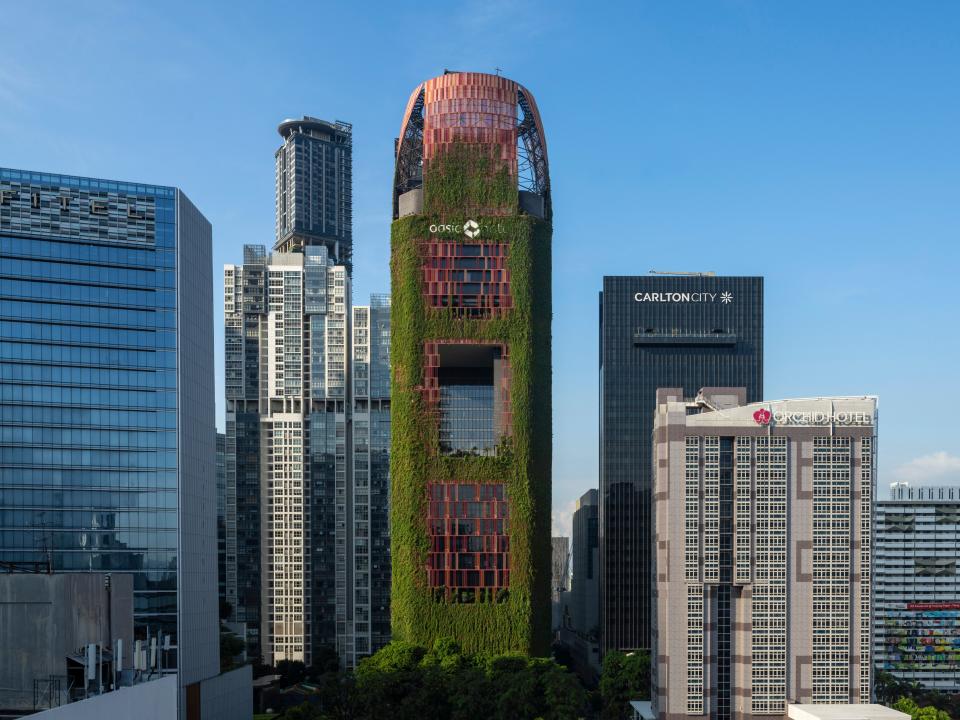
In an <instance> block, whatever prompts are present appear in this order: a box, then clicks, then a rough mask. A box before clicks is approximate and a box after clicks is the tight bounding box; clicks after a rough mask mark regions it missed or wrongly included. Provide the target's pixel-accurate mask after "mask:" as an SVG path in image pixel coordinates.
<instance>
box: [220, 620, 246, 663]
mask: <svg viewBox="0 0 960 720" xmlns="http://www.w3.org/2000/svg"><path fill="white" fill-rule="evenodd" d="M245 647H246V645H245V643H244V642H243V640H242V639H241V638H239V637H237V636H236V635H234V634H233V633H232V632H230V631H229V630H227V629H226V627H224V626H223V625H221V626H220V671H221V672H222V671H224V670H229V669H230V668H232V667H233V659H234V658H235V657H236V656H237V655H239V654H240V653H242V652H243V650H244V648H245Z"/></svg>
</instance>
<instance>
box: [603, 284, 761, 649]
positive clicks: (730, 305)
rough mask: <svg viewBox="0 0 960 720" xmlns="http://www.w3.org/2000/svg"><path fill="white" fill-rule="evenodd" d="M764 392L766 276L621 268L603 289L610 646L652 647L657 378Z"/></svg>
mask: <svg viewBox="0 0 960 720" xmlns="http://www.w3.org/2000/svg"><path fill="white" fill-rule="evenodd" d="M665 387H676V388H681V387H682V388H683V391H684V393H685V395H687V396H689V397H693V396H695V395H696V394H697V391H698V390H700V388H703V387H745V388H746V389H747V402H756V401H758V400H760V399H761V397H762V395H763V278H760V277H716V276H713V275H649V276H640V277H626V276H614V277H605V278H604V279H603V292H602V293H601V294H600V496H601V502H600V558H601V561H600V575H601V580H600V595H601V599H600V605H601V625H602V645H603V651H604V652H606V651H608V650H632V649H636V648H649V647H650V623H651V620H650V619H651V611H652V610H651V604H650V602H651V597H652V580H653V578H652V576H651V558H652V553H653V548H652V547H651V539H652V534H651V533H652V518H651V514H650V513H651V497H650V488H651V487H652V472H653V465H652V455H651V447H652V446H651V442H652V435H651V434H652V432H653V417H654V411H655V404H656V393H657V388H665Z"/></svg>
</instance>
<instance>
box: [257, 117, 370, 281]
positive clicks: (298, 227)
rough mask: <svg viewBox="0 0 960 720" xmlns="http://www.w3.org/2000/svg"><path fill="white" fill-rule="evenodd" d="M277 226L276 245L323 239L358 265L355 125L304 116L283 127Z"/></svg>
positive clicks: (291, 248)
mask: <svg viewBox="0 0 960 720" xmlns="http://www.w3.org/2000/svg"><path fill="white" fill-rule="evenodd" d="M278 131H279V133H280V136H281V137H282V138H283V145H281V146H280V148H279V149H278V150H277V152H276V173H277V176H276V183H277V192H276V198H277V220H276V222H277V228H276V235H277V237H276V244H275V245H274V249H275V250H278V251H280V252H295V251H297V250H302V249H303V248H304V247H305V246H308V245H312V246H318V245H322V246H323V247H325V248H327V253H328V254H329V257H331V258H333V260H334V262H335V263H337V264H338V265H346V267H347V271H348V272H349V271H350V270H351V269H352V267H353V200H352V198H353V189H352V188H353V127H352V126H351V125H350V123H345V122H342V121H340V120H337V121H336V122H327V121H326V120H318V119H317V118H313V117H309V116H306V115H305V116H304V117H303V118H301V119H300V120H285V121H284V122H282V123H280V127H279V128H278Z"/></svg>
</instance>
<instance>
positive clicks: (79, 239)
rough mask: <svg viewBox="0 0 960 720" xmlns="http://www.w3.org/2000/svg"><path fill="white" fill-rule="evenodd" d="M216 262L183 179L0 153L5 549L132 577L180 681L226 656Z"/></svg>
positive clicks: (200, 676) (139, 610)
mask: <svg viewBox="0 0 960 720" xmlns="http://www.w3.org/2000/svg"><path fill="white" fill-rule="evenodd" d="M211 269H212V265H211V227H210V223H209V222H207V220H206V218H205V217H204V216H203V215H202V214H201V213H200V211H199V210H197V208H196V207H195V206H194V205H193V204H192V203H191V202H190V200H189V199H188V198H187V197H186V195H184V194H183V193H182V192H181V191H180V190H178V189H177V188H173V187H161V186H155V185H144V184H137V183H126V182H116V181H112V180H99V179H94V178H81V177H70V176H65V175H55V174H48V173H43V174H41V173H36V172H28V171H21V170H6V169H0V308H2V310H0V313H2V321H0V562H2V564H3V565H4V566H5V567H6V569H8V570H17V569H20V570H27V571H32V570H35V569H43V570H44V571H51V572H54V573H60V572H114V573H125V574H126V573H129V574H130V575H132V576H133V596H134V633H135V637H136V638H138V639H141V640H146V639H147V628H148V627H149V629H150V632H151V634H152V636H153V638H156V633H157V631H158V630H162V631H163V633H164V634H166V635H169V636H170V637H171V639H172V646H173V648H172V650H171V651H168V652H167V655H166V659H165V662H164V667H166V668H173V667H175V668H176V670H177V676H178V683H179V685H180V687H181V688H187V687H188V686H189V685H192V684H194V683H197V682H198V681H201V680H204V679H206V678H210V677H212V676H215V675H217V673H218V672H219V667H220V665H219V639H218V628H217V573H216V567H217V561H216V547H217V545H216V541H217V534H216V533H217V530H216V486H215V468H214V460H215V444H214V443H215V431H214V414H215V413H214V371H213V287H212V278H211ZM187 692H188V693H189V692H191V691H189V690H188V691H187Z"/></svg>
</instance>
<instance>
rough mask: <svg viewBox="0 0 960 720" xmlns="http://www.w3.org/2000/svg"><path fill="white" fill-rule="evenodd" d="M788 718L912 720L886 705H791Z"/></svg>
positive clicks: (806, 719) (796, 719) (797, 719)
mask: <svg viewBox="0 0 960 720" xmlns="http://www.w3.org/2000/svg"><path fill="white" fill-rule="evenodd" d="M787 717H790V718H793V720H910V716H909V715H907V714H906V713H902V712H900V711H899V710H894V709H893V708H888V707H887V706H886V705H877V704H874V703H863V704H859V705H852V704H849V703H847V704H843V705H826V704H824V705H819V704H818V705H800V704H793V703H789V704H788V705H787Z"/></svg>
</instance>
